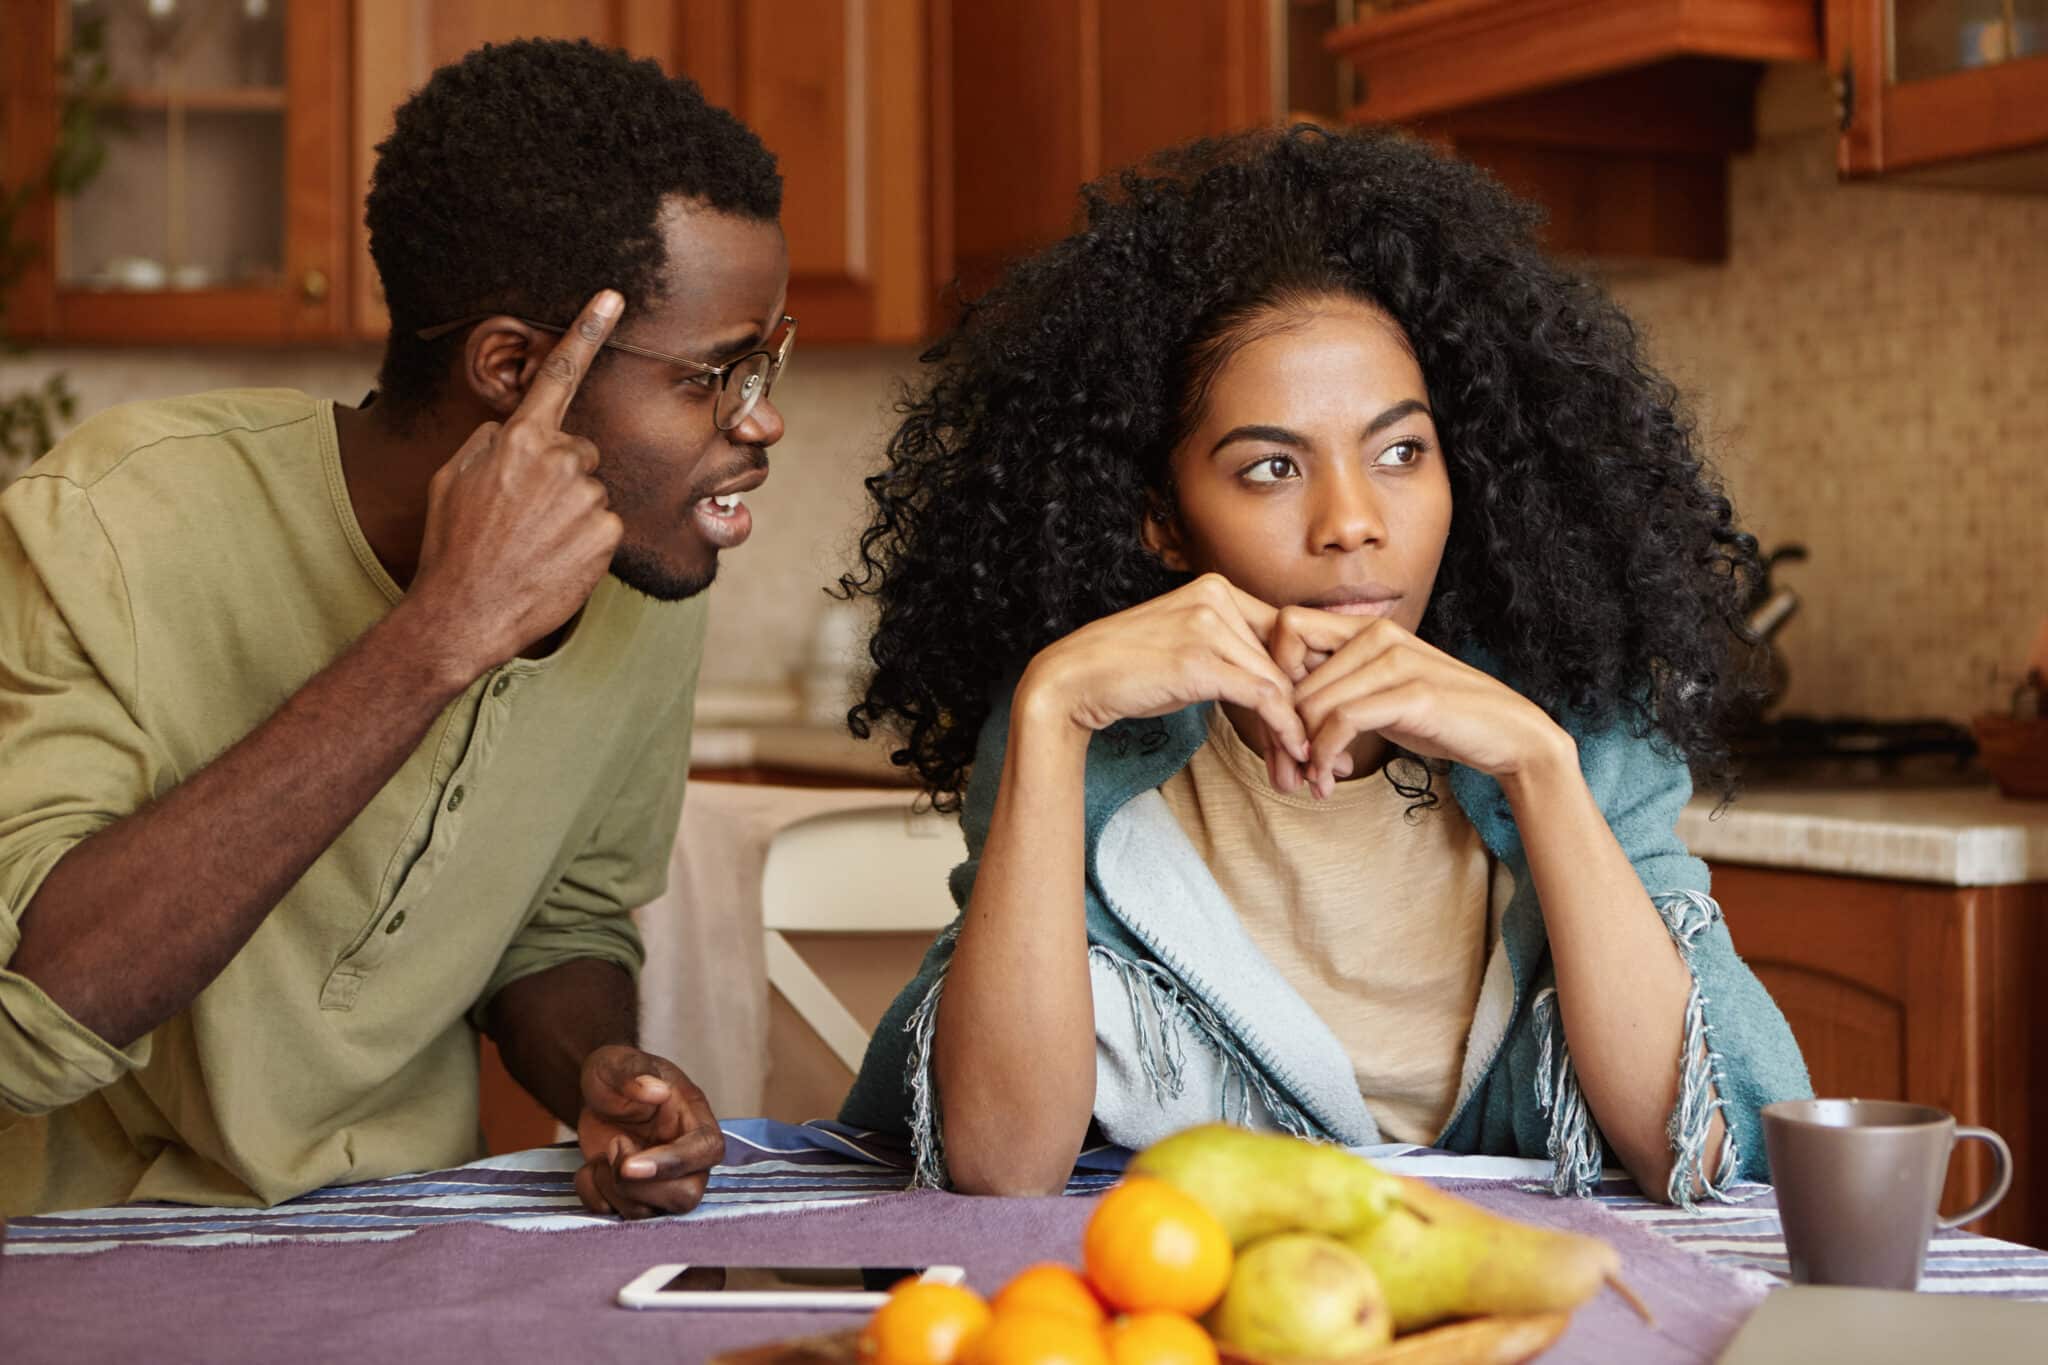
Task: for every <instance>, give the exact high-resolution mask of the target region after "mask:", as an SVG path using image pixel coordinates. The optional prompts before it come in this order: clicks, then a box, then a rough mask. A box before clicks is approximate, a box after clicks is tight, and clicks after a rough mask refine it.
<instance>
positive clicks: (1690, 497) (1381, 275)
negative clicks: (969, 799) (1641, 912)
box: [840, 126, 1759, 809]
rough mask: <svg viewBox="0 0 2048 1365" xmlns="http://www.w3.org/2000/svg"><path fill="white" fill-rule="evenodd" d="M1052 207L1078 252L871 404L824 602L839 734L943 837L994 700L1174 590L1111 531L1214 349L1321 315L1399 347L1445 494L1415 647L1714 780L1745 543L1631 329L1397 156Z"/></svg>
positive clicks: (1412, 157) (1134, 500) (1347, 141)
mask: <svg viewBox="0 0 2048 1365" xmlns="http://www.w3.org/2000/svg"><path fill="white" fill-rule="evenodd" d="M1082 198H1083V202H1084V206H1085V209H1086V225H1085V226H1084V227H1083V228H1082V229H1081V230H1080V231H1078V232H1076V233H1075V234H1074V235H1073V236H1071V237H1068V238H1067V239H1065V240H1064V241H1062V242H1059V243H1058V244H1056V245H1054V246H1052V247H1050V248H1048V249H1047V250H1045V251H1044V252H1042V253H1040V254H1039V255H1037V256H1035V257H1033V258H1031V259H1029V260H1026V261H1023V262H1021V263H1020V264H1018V265H1016V266H1014V267H1013V268H1012V269H1011V270H1010V271H1009V273H1008V274H1007V275H1006V276H1005V277H1004V278H1003V279H1002V280H1001V281H1000V282H999V283H998V284H997V285H995V286H994V287H993V288H992V289H991V290H990V291H989V292H988V293H987V294H985V295H983V296H982V297H981V298H979V299H977V300H976V301H974V302H973V303H971V304H970V305H968V307H967V308H966V310H965V312H964V314H963V315H962V318H961V320H960V322H959V323H958V324H957V325H956V326H955V327H954V328H953V330H952V331H950V332H949V333H948V334H947V335H945V336H944V337H943V338H941V339H940V340H939V341H938V342H937V343H936V344H935V345H934V346H933V347H932V348H931V349H930V350H929V351H928V352H927V353H926V355H925V356H924V360H925V361H926V363H927V364H928V365H929V366H930V367H931V369H930V371H929V374H928V377H927V378H926V379H925V380H924V381H923V382H922V383H921V384H920V385H919V386H918V387H917V388H916V389H915V390H913V391H912V392H910V393H909V394H907V395H906V396H905V397H904V399H903V400H902V402H901V403H899V405H898V410H899V412H901V413H902V414H903V420H902V423H901V425H900V426H898V427H897V429H896V431H895V433H894V434H893V435H892V436H891V437H890V439H889V442H888V464H887V467H886V468H885V469H884V470H882V471H881V472H880V473H878V474H876V475H874V476H873V477H871V478H869V479H868V480H867V489H868V492H869V494H870V496H871V497H872V499H873V519H872V522H871V524H870V525H869V526H868V527H867V528H866V530H865V531H864V532H863V533H862V535H861V538H860V551H859V553H860V563H859V566H858V568H857V571H856V572H854V573H851V574H848V575H846V576H844V577H842V578H841V580H840V589H841V591H842V592H843V593H845V594H847V595H849V596H851V595H855V594H869V595H872V596H874V597H876V598H878V599H879V604H880V615H879V622H878V624H877V627H876V630H875V633H874V635H873V637H872V639H871V641H870V643H869V654H870V657H871V659H872V662H873V664H874V666H875V671H874V673H873V674H872V676H871V678H870V680H869V682H868V685H867V690H866V693H865V696H864V697H863V699H862V700H861V701H860V702H859V704H857V705H856V706H855V707H854V708H853V710H852V711H851V712H850V713H849V714H848V722H849V724H850V725H851V727H852V729H853V731H854V733H856V734H857V735H860V736H862V737H864V738H865V737H866V736H867V735H868V734H869V733H870V731H871V727H872V726H873V725H874V724H875V723H877V722H884V723H886V725H887V728H889V729H891V730H894V731H896V732H897V733H898V734H900V736H901V737H902V739H903V741H904V747H903V748H901V749H898V750H897V751H896V752H895V753H894V754H893V755H892V757H893V760H894V761H895V762H896V763H898V764H901V765H905V766H909V767H911V768H913V769H915V771H916V772H917V774H918V776H919V777H920V779H921V780H922V783H923V785H924V787H925V789H926V790H927V792H928V793H930V795H931V796H932V797H933V798H934V802H935V804H936V805H938V806H939V807H940V808H942V809H952V808H957V806H958V804H959V801H960V797H961V793H962V791H963V790H964V788H965V785H966V781H967V769H968V766H969V764H970V763H971V761H972V759H973V756H974V749H975V740H976V735H977V732H978V731H979V729H980V727H981V725H982V723H983V721H984V720H985V719H986V718H987V716H988V714H989V710H990V706H991V703H992V701H993V700H994V698H993V696H992V692H993V689H994V688H995V687H996V686H997V685H998V683H999V682H1001V681H1002V680H1004V679H1005V678H1007V677H1010V676H1012V675H1013V674H1014V673H1015V672H1016V671H1017V670H1018V669H1019V668H1021V667H1022V666H1023V664H1024V663H1026V662H1027V661H1028V660H1029V659H1030V658H1031V656H1032V655H1033V654H1035V653H1036V652H1037V651H1038V650H1040V649H1042V648H1044V647H1045V646H1046V645H1047V644H1049V643H1051V642H1052V641H1054V640H1057V639H1059V638H1060V637H1062V636H1064V635H1066V634H1068V633H1070V632H1072V631H1074V630H1076V629H1078V628H1079V627H1080V626H1082V625H1085V624H1086V623H1088V622H1090V621H1093V620H1096V619H1097V618H1099V617H1102V616H1106V615H1109V614H1110V613H1112V612H1116V611H1121V610H1123V609H1125V608H1127V607H1130V606H1133V605H1135V604H1136V603H1138V602H1141V601H1144V600H1145V599H1147V598H1150V597H1154V596H1157V595H1158V594H1160V593H1162V592H1165V591H1167V590H1169V589H1171V588H1173V587H1175V586H1176V585H1177V584H1178V583H1180V582H1182V581H1184V579H1183V578H1182V576H1180V575H1176V574H1174V573H1172V572H1171V571H1169V570H1167V569H1166V568H1165V567H1164V566H1163V565H1162V564H1161V563H1160V562H1159V561H1158V560H1157V559H1156V558H1154V557H1153V555H1152V554H1150V553H1149V552H1148V551H1147V550H1146V549H1145V548H1144V547H1143V546H1142V545H1141V543H1140V541H1139V525H1140V521H1141V518H1142V517H1143V516H1144V514H1145V512H1146V510H1147V508H1148V506H1152V505H1154V500H1157V499H1161V498H1164V499H1167V500H1169V501H1170V499H1171V484H1170V480H1169V478H1168V472H1167V471H1168V459H1169V456H1170V454H1171V452H1172V450H1173V449H1174V447H1175V446H1176V444H1178V443H1179V441H1180V440H1181V439H1182V438H1183V437H1184V435H1185V434H1186V433H1187V432H1189V431H1190V430H1192V428H1193V426H1194V425H1195V423H1196V421H1197V419H1198V417H1199V410H1200V399H1201V395H1202V393H1203V392H1204V390H1205V389H1206V386H1207V382H1208V380H1209V379H1210V378H1211V377H1213V375H1214V374H1215V372H1216V371H1217V369H1218V368H1219V367H1220V366H1221V364H1222V363H1223V362H1224V361H1225V360H1226V359H1227V358H1228V356H1229V354H1230V352H1231V351H1232V350H1234V344H1233V340H1232V339H1233V338H1234V337H1236V336H1238V335H1240V334H1241V333H1242V332H1243V329H1244V328H1245V325H1246V324H1247V323H1248V322H1250V321H1251V320H1252V319H1253V318H1254V317H1256V315H1257V314H1258V313H1259V312H1260V311H1261V310H1262V308H1264V307H1265V306H1267V305H1270V304H1272V303H1274V302H1275V301H1280V302H1282V303H1283V305H1284V303H1285V302H1286V301H1289V300H1298V299H1301V298H1303V297H1312V296H1316V295H1332V294H1334V295H1344V296H1350V297H1354V298H1358V299H1362V300H1366V301H1369V302H1371V303H1372V304H1374V305H1376V306H1377V307H1379V308H1380V309H1382V310H1384V311H1385V312H1386V313H1387V314H1388V315H1389V316H1391V317H1392V318H1393V319H1394V320H1395V321H1396V322H1397V323H1399V324H1400V326H1401V329H1402V330H1403V332H1405V333H1406V335H1407V337H1408V339H1409V342H1410V344H1411V345H1412V346H1413V348H1414V351H1415V355H1416V358H1417V360H1418V362H1419V363H1420V367H1421V370H1422V374H1423V378H1424V381H1425V383H1426V384H1427V386H1428V392H1429V402H1430V407H1431V409H1432V412H1433V415H1434V417H1435V421H1436V426H1437V430H1438V433H1439V436H1440V438H1441V442H1442V446H1443V450H1444V452H1445V459H1446V462H1447V464H1448V466H1449V473H1450V481H1451V489H1452V509H1453V510H1452V516H1451V527H1450V533H1449V542H1448V544H1447V545H1446V547H1445V550H1444V556H1443V560H1442V566H1441V568H1440V570H1439V572H1438V575H1437V580H1436V587H1435V591H1434V593H1433V595H1432V597H1431V600H1430V604H1429V608H1428V611H1427V613H1426V614H1425V616H1424V618H1423V622H1422V629H1421V634H1422V635H1423V637H1424V638H1425V639H1427V640H1429V641H1430V642H1431V643H1433V644H1436V645H1437V646H1439V647H1441V648H1445V649H1451V650H1460V649H1465V648H1469V647H1473V646H1476V647H1478V648H1480V649H1482V650H1484V651H1485V652H1486V653H1487V654H1489V655H1490V656H1492V658H1493V659H1494V660H1495V661H1496V662H1497V663H1498V664H1499V665H1500V666H1501V667H1502V668H1503V670H1504V673H1505V676H1506V677H1507V679H1508V680H1509V681H1510V682H1511V683H1512V685H1513V686H1515V687H1516V689H1517V690H1519V691H1521V692H1522V693H1523V694H1524V695H1526V696H1528V697H1529V698H1531V699H1532V700H1534V701H1535V702H1537V703H1538V704H1539V705H1541V706H1543V707H1544V708H1545V709H1546V710H1547V711H1549V712H1550V713H1551V714H1552V715H1553V716H1554V717H1557V718H1559V719H1563V718H1565V716H1566V715H1567V713H1570V714H1573V715H1576V716H1577V717H1578V718H1580V720H1582V721H1585V722H1593V723H1615V722H1620V723H1625V724H1628V725H1629V726H1630V728H1631V729H1632V730H1633V731H1634V732H1635V733H1637V734H1639V735H1650V736H1656V737H1659V738H1661V740H1662V741H1664V742H1665V743H1666V745H1667V747H1669V748H1670V749H1672V750H1674V751H1676V752H1677V753H1679V754H1682V755H1684V756H1685V757H1687V758H1688V759H1689V760H1690V761H1691V762H1692V763H1693V765H1694V767H1695V768H1696V769H1698V770H1700V771H1702V773H1703V775H1707V776H1710V777H1712V778H1724V777H1725V776H1726V757H1727V750H1726V745H1725V740H1724V738H1723V735H1724V733H1725V730H1726V728H1727V725H1728V723H1729V722H1730V720H1731V719H1732V718H1733V716H1734V715H1735V714H1736V713H1737V711H1738V709H1739V708H1740V707H1741V706H1743V705H1744V704H1745V703H1746V701H1747V698H1748V697H1749V696H1750V695H1751V694H1752V692H1753V690H1754V679H1753V672H1752V669H1753V661H1752V660H1751V659H1750V658H1749V652H1750V651H1749V650H1748V649H1747V648H1746V647H1745V646H1744V644H1743V643H1742V641H1741V639H1740V638H1739V636H1738V634H1737V628H1738V627H1739V619H1740V612H1741V608H1742V606H1743V605H1744V603H1745V601H1746V599H1747V597H1748V594H1749V593H1750V591H1751V590H1752V586H1753V584H1754V582H1755V579H1756V575H1757V573H1758V568H1759V566H1758V563H1757V556H1756V541H1755V540H1754V538H1753V537H1751V536H1749V535H1748V534H1746V533H1744V532H1743V531H1741V530H1739V529H1738V528H1737V526H1736V524H1735V522H1734V519H1733V513H1732V509H1731V508H1730V505H1729V502H1728V499H1727V498H1726V497H1725V496H1723V494H1722V492H1721V490H1720V488H1719V485H1718V482H1717V480H1716V478H1715V477H1714V475H1713V473H1712V471H1711V470H1709V469H1708V467H1707V466H1706V464H1705V462H1704V461H1703V459H1702V456H1701V453H1700V451H1699V449H1698V441H1697V438H1696V436H1695V434H1694V431H1693V428H1692V425H1691V423H1690V421H1689V420H1688V418H1687V417H1686V416H1685V414H1684V412H1683V411H1682V409H1681V406H1680V402H1679V398H1678V394H1677V391H1676V390H1675V389H1674V388H1673V386H1672V385H1671V384H1670V382H1669V381H1667V380H1666V379H1665V378H1664V377H1663V376H1662V375H1660V374H1658V373H1657V372H1656V371H1654V370H1652V369H1651V368H1650V367H1649V365H1648V364H1647V363H1646V362H1645V361H1644V359H1643V357H1642V355H1641V348H1640V347H1639V345H1638V341H1637V337H1636V332H1635V328H1634V326H1633V324H1631V323H1630V321H1629V319H1628V318H1627V317H1626V315H1624V314H1623V313H1622V311H1621V310H1620V308H1619V307H1617V306H1616V305H1615V304H1614V303H1613V301H1612V300H1610V299H1609V298H1608V297H1607V296H1606V295H1605V294H1604V293H1603V292H1602V291H1601V290H1600V289H1599V288H1598V287H1596V286H1595V285H1593V284H1591V283H1589V282H1588V281H1586V280H1584V279H1581V278H1579V277H1578V276H1576V275H1573V274H1571V273H1569V272H1568V271H1566V270H1564V269H1562V268H1561V267H1560V266H1558V265H1557V264H1556V263H1554V262H1553V261H1551V260H1550V259H1548V258H1547V257H1546V256H1545V255H1544V253H1543V252H1542V251H1541V250H1540V249H1539V248H1538V246H1537V245H1536V242H1535V238H1534V231H1535V228H1536V227H1537V225H1538V221H1539V215H1538V212H1537V211H1536V210H1535V209H1533V208H1532V207H1530V206H1529V205H1527V204H1524V203H1522V202H1520V201H1518V200H1516V199H1514V198H1512V197H1511V196H1510V195H1509V194H1507V192H1506V191H1504V190H1503V189H1502V188H1501V187H1500V186H1499V185H1498V184H1497V183H1495V182H1494V181H1493V180H1492V179H1490V178H1489V177H1488V176H1486V175H1485V174H1484V173H1483V172H1481V171H1479V170H1477V169H1475V168H1474V167H1472V166H1470V165H1467V164H1465V163H1462V162H1459V161H1456V160H1453V159H1451V158H1448V157H1445V156H1441V155H1439V154H1437V153H1435V152H1434V151H1432V150H1430V149H1428V148H1427V147H1424V146H1423V145H1421V144H1419V143H1417V142H1415V141H1412V140H1410V139H1408V138H1405V137H1403V136H1400V135H1397V134H1391V133H1385V132H1375V131H1355V132H1344V133H1335V132H1328V131H1325V130H1322V129H1318V128H1312V127H1306V126H1304V127H1298V128H1294V129H1291V130H1288V131H1286V132H1279V131H1263V132H1258V133H1248V134H1242V135H1238V136H1235V137H1229V138H1221V139H1212V140H1205V141H1201V142H1196V143H1191V144H1188V145H1186V146H1183V147H1178V148H1174V149H1172V150H1169V151H1167V152H1164V153H1161V154H1160V155H1158V156H1157V157H1155V158H1153V159H1152V160H1151V161H1149V162H1147V163H1145V164H1143V165H1141V166H1139V167H1137V168H1135V169H1132V170H1129V171H1126V172H1124V173H1122V174H1121V175H1119V176H1115V177H1111V178H1108V179H1105V180H1104V181H1102V182H1099V183H1097V184H1095V185H1092V186H1090V187H1088V188H1087V189H1085V190H1084V191H1083V195H1082ZM1425 782H1426V779H1425Z"/></svg>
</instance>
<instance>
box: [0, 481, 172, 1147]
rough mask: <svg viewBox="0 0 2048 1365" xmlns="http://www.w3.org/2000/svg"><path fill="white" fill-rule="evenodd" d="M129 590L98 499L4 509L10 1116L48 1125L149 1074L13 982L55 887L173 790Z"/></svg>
mask: <svg viewBox="0 0 2048 1365" xmlns="http://www.w3.org/2000/svg"><path fill="white" fill-rule="evenodd" d="M137 678H138V668H137V659H136V650H135V633H134V629H133V618H132V615H131V613H130V611H129V606H128V594H127V587H126V584H125V582H124V581H123V578H122V574H121V566H120V563H119V561H118V559H117V558H116V557H115V554H114V551H113V547H112V545H111V544H110V543H109V541H108V539H107V537H106V534H105V532H104V531H103V530H102V529H101V527H100V524H99V521H98V518H97V517H96V516H95V515H94V513H93V510H92V506H91V502H90V500H89V498H88V497H87V495H86V493H85V492H84V490H82V489H80V488H78V487H77V486H76V485H74V484H72V483H70V482H69V481H68V480H65V479H62V478H57V477H53V476H47V475H45V476H34V475H32V476H29V477H26V478H23V479H22V480H20V481H19V482H17V483H16V484H15V485H14V486H13V487H12V488H10V489H9V490H8V492H7V495H6V496H5V497H4V498H0V1106H4V1107H5V1108H6V1109H8V1110H11V1111H13V1112H15V1113H19V1114H41V1113H47V1112H48V1111H50V1110H52V1109H56V1108H59V1107H61V1106H63V1105H66V1104H70V1103H72V1102H73V1101H75V1100H78V1099H81V1098H83V1097H84V1096H86V1095H89V1094H91V1093H92V1092H93V1091H95V1090H98V1089H101V1088H102V1087H105V1086H107V1085H111V1084H112V1083H113V1082H115V1081H117V1080H119V1079H120V1078H121V1077H122V1076H124V1075H126V1074H128V1073H129V1072H131V1071H133V1070H135V1069H136V1068H138V1067H141V1066H143V1065H145V1064H147V1062H148V1060H149V1038H148V1037H147V1036H145V1037H143V1038H142V1039H140V1040H138V1041H137V1042H135V1043H134V1044H132V1045H131V1046H129V1047H127V1048H117V1047H115V1046H113V1045H112V1044H111V1043H109V1042H108V1041H107V1040H105V1039H104V1038H101V1037H100V1036H99V1035H97V1034H95V1033H94V1032H93V1031H92V1030H90V1029H88V1028H86V1027H85V1026H84V1025H83V1024H81V1023H79V1022H78V1021H77V1020H76V1019H74V1018H72V1017H71V1015H70V1014H68V1013H67V1012H65V1010H64V1009H62V1008H61V1007H60V1006H59V1005H57V1003H56V1002H55V1001H53V1000H51V999H50V997H49V996H47V995H45V994H44V993H43V991H42V990H41V988H39V987H38V986H37V985H36V984H35V983H34V982H33V981H31V980H29V979H28V978H27V977H24V976H22V975H21V974H20V973H18V972H14V971H10V970H8V969H7V966H8V964H9V963H10V962H12V961H13V959H14V954H15V950H16V949H17V948H18V947H19V945H20V943H21V920H22V917H23V916H24V915H25V914H26V913H27V912H28V909H29V905H30V903H31V902H32V901H33V900H34V899H35V895H36V892H37V891H38V890H39V889H40V888H41V886H42V884H43V880H44V878H46V877H48V876H49V874H50V870H51V869H52V868H53V867H55V866H56V865H57V862H58V861H59V860H60V859H61V858H63V856H64V855H65V854H66V853H67V852H69V851H70V850H71V849H72V848H73V847H75V846H76V845H77V844H78V843H79V842H80V841H82V840H83V839H85V838H86V837H87V836H89V835H91V834H92V833H93V832H94V831H96V830H98V829H100V828H102V827H104V826H106V825H109V824H111V823H113V822H114V821H116V820H118V819H120V818H122V817H123V816H125V815H128V814H130V813H132V812H134V811H135V810H137V809H139V808H140V807H141V806H142V805H143V804H145V803H146V802H147V801H149V800H150V798H151V797H152V796H153V795H155V794H156V793H157V792H158V791H159V790H161V789H163V788H165V787H168V786H169V785H171V782H172V778H171V776H170V774H169V772H168V765H167V764H166V762H165V760H164V758H163V756H162V754H161V752H160V750H159V749H158V747H157V746H156V745H155V744H154V743H153V742H152V741H151V740H150V738H149V736H148V735H147V734H146V733H145V732H144V730H143V728H142V726H141V725H140V724H139V723H138V722H137V720H136V704H137V699H138V681H137Z"/></svg>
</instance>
